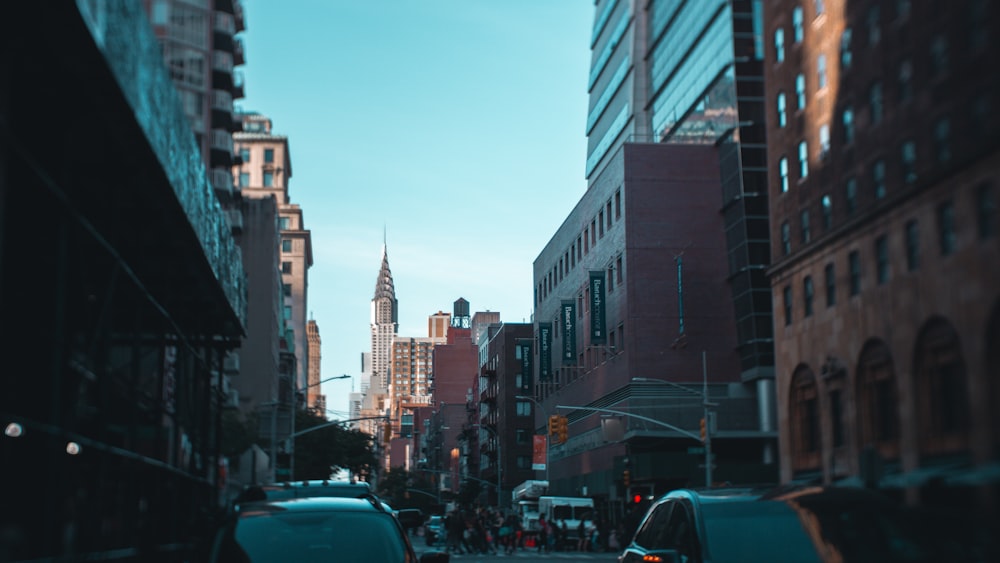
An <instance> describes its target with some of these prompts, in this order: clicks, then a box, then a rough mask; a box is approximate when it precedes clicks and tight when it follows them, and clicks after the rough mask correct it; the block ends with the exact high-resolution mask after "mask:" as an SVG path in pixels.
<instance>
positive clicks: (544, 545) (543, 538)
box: [538, 514, 549, 553]
mask: <svg viewBox="0 0 1000 563" xmlns="http://www.w3.org/2000/svg"><path fill="white" fill-rule="evenodd" d="M548 550H549V523H548V522H546V521H545V515H544V514H542V515H541V516H539V517H538V552H539V553H541V552H543V551H548Z"/></svg>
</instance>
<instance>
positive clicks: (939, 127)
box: [934, 118, 951, 162]
mask: <svg viewBox="0 0 1000 563" xmlns="http://www.w3.org/2000/svg"><path fill="white" fill-rule="evenodd" d="M934 154H935V155H936V156H937V161H938V162H948V161H949V160H951V122H950V121H948V119H947V118H943V119H939V120H937V122H936V123H934Z"/></svg>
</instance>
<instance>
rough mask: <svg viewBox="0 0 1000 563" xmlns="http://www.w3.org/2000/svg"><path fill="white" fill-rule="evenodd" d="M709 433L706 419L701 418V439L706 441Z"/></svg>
mask: <svg viewBox="0 0 1000 563" xmlns="http://www.w3.org/2000/svg"><path fill="white" fill-rule="evenodd" d="M707 435H708V426H707V425H706V423H705V419H704V418H702V419H701V441H702V442H704V441H705V437H706V436H707Z"/></svg>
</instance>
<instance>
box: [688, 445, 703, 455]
mask: <svg viewBox="0 0 1000 563" xmlns="http://www.w3.org/2000/svg"><path fill="white" fill-rule="evenodd" d="M688 453H689V454H691V455H705V448H702V447H698V446H693V447H690V448H688Z"/></svg>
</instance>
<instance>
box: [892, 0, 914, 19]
mask: <svg viewBox="0 0 1000 563" xmlns="http://www.w3.org/2000/svg"><path fill="white" fill-rule="evenodd" d="M911 7H912V6H911V1H910V0H896V19H898V20H900V21H902V20H905V19H908V18H909V17H910V8H911Z"/></svg>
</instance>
